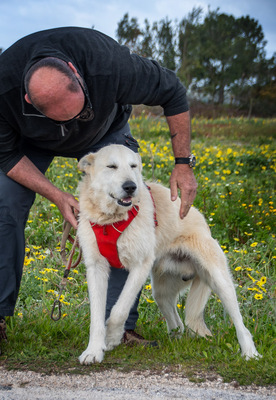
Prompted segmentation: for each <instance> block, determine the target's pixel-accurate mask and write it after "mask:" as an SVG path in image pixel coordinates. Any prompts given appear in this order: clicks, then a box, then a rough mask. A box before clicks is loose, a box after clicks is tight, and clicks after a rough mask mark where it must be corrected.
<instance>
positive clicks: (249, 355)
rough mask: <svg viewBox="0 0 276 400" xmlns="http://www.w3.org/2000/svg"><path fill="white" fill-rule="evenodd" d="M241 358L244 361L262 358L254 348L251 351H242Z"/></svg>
mask: <svg viewBox="0 0 276 400" xmlns="http://www.w3.org/2000/svg"><path fill="white" fill-rule="evenodd" d="M242 357H244V358H245V359H246V361H248V360H251V359H252V358H262V357H263V356H262V355H261V354H259V353H258V352H257V350H256V349H255V346H254V348H253V349H250V350H247V351H243V352H242Z"/></svg>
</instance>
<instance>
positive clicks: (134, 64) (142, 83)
mask: <svg viewBox="0 0 276 400" xmlns="http://www.w3.org/2000/svg"><path fill="white" fill-rule="evenodd" d="M117 90H118V92H117V93H118V99H117V100H118V103H121V104H127V103H128V104H145V105H148V106H156V105H160V106H162V107H163V109H164V114H165V116H172V115H176V114H180V113H182V112H185V111H188V109H189V106H188V102H187V97H186V89H185V87H184V86H183V85H182V84H181V82H180V80H179V79H178V78H177V76H176V74H175V73H174V72H173V71H170V70H168V69H166V68H163V67H161V66H160V65H159V64H158V62H156V61H153V60H149V59H146V58H143V57H140V56H138V55H136V54H127V53H126V57H124V59H123V61H122V62H121V63H120V66H119V82H118V88H117Z"/></svg>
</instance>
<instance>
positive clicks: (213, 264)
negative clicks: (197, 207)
mask: <svg viewBox="0 0 276 400" xmlns="http://www.w3.org/2000/svg"><path fill="white" fill-rule="evenodd" d="M193 253H194V254H195V252H194V251H193ZM196 254H197V259H198V268H197V273H198V275H199V276H200V278H201V280H203V281H204V282H206V283H207V284H208V285H209V286H210V288H211V289H212V290H213V291H214V292H215V293H216V294H217V295H218V297H219V298H220V300H221V302H222V304H223V306H224V308H225V310H226V311H227V312H228V314H229V315H230V317H231V319H232V321H233V323H234V325H235V328H236V333H237V337H238V341H239V344H240V346H241V351H242V355H243V356H245V357H246V359H249V358H252V357H258V356H259V354H258V352H257V350H256V348H255V345H254V343H253V340H252V336H251V334H250V332H249V330H248V329H247V328H246V327H245V326H244V323H243V320H242V316H241V313H240V310H239V305H238V301H237V296H236V291H235V287H234V284H233V281H232V277H231V274H230V272H229V270H228V266H227V261H226V258H225V255H224V253H223V251H222V250H221V248H220V246H219V245H218V243H217V242H216V241H215V240H214V239H213V238H211V237H210V238H206V237H204V238H201V240H199V241H197V252H196Z"/></svg>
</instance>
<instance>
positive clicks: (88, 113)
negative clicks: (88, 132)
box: [47, 77, 94, 125]
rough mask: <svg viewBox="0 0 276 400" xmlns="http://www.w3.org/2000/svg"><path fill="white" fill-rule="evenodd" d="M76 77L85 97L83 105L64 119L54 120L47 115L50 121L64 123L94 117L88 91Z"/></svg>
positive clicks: (58, 123) (89, 119) (57, 123)
mask: <svg viewBox="0 0 276 400" xmlns="http://www.w3.org/2000/svg"><path fill="white" fill-rule="evenodd" d="M76 79H77V81H78V83H79V85H80V87H81V90H82V91H83V94H84V99H85V101H84V106H83V108H82V110H81V111H80V112H79V113H78V114H77V115H75V116H74V117H73V118H70V119H67V120H66V121H56V120H55V119H52V118H49V117H47V118H48V119H49V120H50V121H52V122H54V123H55V124H56V125H65V124H68V123H70V122H72V121H75V120H76V119H77V120H78V121H80V122H86V121H91V120H92V119H93V118H94V111H93V109H92V104H91V101H90V98H89V94H88V91H87V89H86V87H85V86H83V85H82V84H81V82H80V80H79V79H78V78H77V77H76Z"/></svg>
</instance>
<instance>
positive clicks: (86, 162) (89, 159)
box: [78, 153, 95, 172]
mask: <svg viewBox="0 0 276 400" xmlns="http://www.w3.org/2000/svg"><path fill="white" fill-rule="evenodd" d="M94 157H95V154H94V153H89V154H87V155H86V156H84V157H82V158H81V159H80V161H79V163H78V169H79V170H80V171H82V172H87V170H88V168H89V167H91V165H93V164H94Z"/></svg>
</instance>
